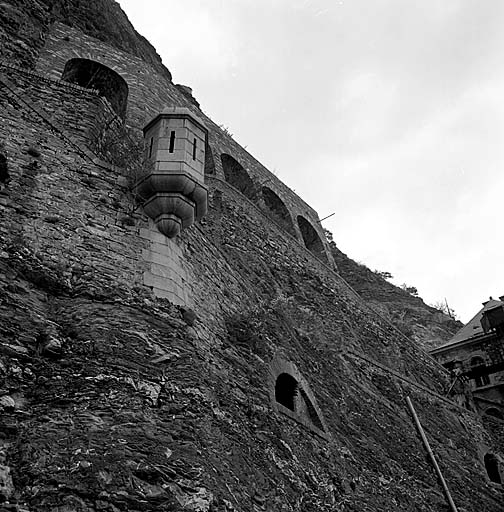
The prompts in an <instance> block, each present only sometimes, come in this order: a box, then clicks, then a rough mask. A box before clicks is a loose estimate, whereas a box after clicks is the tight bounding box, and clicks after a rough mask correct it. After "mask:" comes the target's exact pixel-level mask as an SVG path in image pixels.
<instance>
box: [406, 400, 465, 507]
mask: <svg viewBox="0 0 504 512" xmlns="http://www.w3.org/2000/svg"><path fill="white" fill-rule="evenodd" d="M406 402H407V404H408V408H409V410H410V412H411V415H412V416H413V419H414V420H415V425H416V427H417V430H418V433H419V434H420V437H421V438H422V441H423V444H424V446H425V449H426V450H427V453H428V454H429V457H430V459H431V462H432V465H433V466H434V469H435V470H436V473H437V476H438V477H439V480H440V482H441V485H442V486H443V491H444V493H445V496H446V500H447V501H448V504H449V505H450V509H451V511H452V512H458V511H457V507H456V506H455V503H454V502H453V499H452V497H451V494H450V490H449V489H448V486H447V485H446V481H445V479H444V477H443V474H442V473H441V469H440V468H439V466H438V463H437V460H436V457H435V456H434V452H433V451H432V449H431V447H430V444H429V441H428V440H427V437H426V436H425V432H424V430H423V428H422V424H421V423H420V420H419V419H418V416H417V413H416V411H415V408H414V407H413V404H412V403H411V400H410V397H409V396H407V397H406Z"/></svg>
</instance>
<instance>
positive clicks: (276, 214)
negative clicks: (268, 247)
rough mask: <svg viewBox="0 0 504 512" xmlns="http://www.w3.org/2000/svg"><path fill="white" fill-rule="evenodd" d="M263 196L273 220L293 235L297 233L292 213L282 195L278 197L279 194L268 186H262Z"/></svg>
mask: <svg viewBox="0 0 504 512" xmlns="http://www.w3.org/2000/svg"><path fill="white" fill-rule="evenodd" d="M262 196H263V199H264V204H265V205H266V207H267V209H268V213H269V214H270V217H272V218H273V220H275V221H276V222H277V223H278V224H280V225H281V226H282V227H283V228H284V229H285V231H287V232H288V233H290V234H291V235H295V234H296V231H295V230H294V225H293V224H292V218H291V215H290V213H289V210H288V209H287V207H286V206H285V203H284V202H283V201H282V200H281V199H280V197H278V195H277V194H276V193H275V192H273V190H271V189H270V188H268V187H263V188H262Z"/></svg>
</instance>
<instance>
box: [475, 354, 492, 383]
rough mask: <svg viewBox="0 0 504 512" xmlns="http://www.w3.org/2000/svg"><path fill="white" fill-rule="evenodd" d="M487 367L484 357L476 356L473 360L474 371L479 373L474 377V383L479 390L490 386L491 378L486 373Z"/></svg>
mask: <svg viewBox="0 0 504 512" xmlns="http://www.w3.org/2000/svg"><path fill="white" fill-rule="evenodd" d="M485 367H486V364H485V360H484V359H483V358H482V357H479V356H475V357H473V358H472V359H471V368H472V369H473V371H477V372H478V373H477V374H476V376H475V377H474V382H475V383H476V387H477V388H480V387H482V386H488V385H489V384H490V377H489V376H488V374H486V373H484V372H485Z"/></svg>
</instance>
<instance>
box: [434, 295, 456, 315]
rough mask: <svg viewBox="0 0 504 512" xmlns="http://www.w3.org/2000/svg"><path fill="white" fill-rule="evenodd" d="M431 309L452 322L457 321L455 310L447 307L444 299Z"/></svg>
mask: <svg viewBox="0 0 504 512" xmlns="http://www.w3.org/2000/svg"><path fill="white" fill-rule="evenodd" d="M432 307H433V308H435V309H437V310H438V311H440V312H441V313H443V314H445V315H448V316H449V317H450V318H451V319H452V320H457V314H456V313H455V310H454V309H452V308H451V307H450V306H448V301H447V300H446V299H445V300H444V301H442V300H438V301H437V302H435V303H434V304H432Z"/></svg>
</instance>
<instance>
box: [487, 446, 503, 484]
mask: <svg viewBox="0 0 504 512" xmlns="http://www.w3.org/2000/svg"><path fill="white" fill-rule="evenodd" d="M485 469H486V472H487V475H488V478H490V481H491V482H494V483H496V484H501V483H502V479H501V475H500V471H499V460H498V459H497V457H496V456H495V455H494V454H493V453H487V454H486V455H485Z"/></svg>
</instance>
